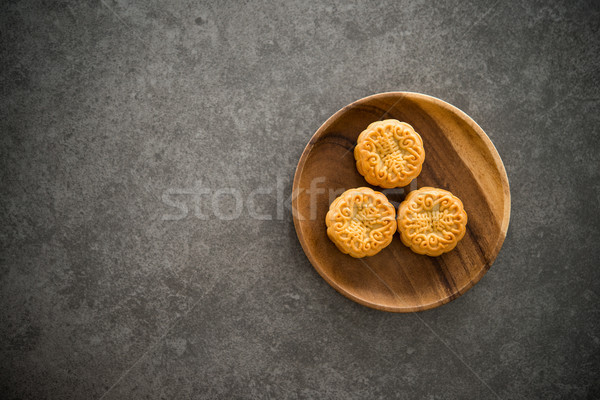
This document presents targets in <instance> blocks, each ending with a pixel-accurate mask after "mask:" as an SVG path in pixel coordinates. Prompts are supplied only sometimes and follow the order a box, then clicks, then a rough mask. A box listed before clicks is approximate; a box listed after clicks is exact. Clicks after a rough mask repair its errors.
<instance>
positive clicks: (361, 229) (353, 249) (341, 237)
mask: <svg viewBox="0 0 600 400" xmlns="http://www.w3.org/2000/svg"><path fill="white" fill-rule="evenodd" d="M325 223H326V225H327V236H329V238H330V239H331V241H332V242H333V243H335V245H336V246H337V248H338V249H340V251H341V252H342V253H345V254H349V255H350V256H352V257H354V258H362V257H366V256H372V255H375V254H377V253H378V252H380V251H381V250H382V249H383V248H385V247H386V246H387V245H389V244H390V242H391V241H392V238H393V237H394V234H395V233H396V210H395V208H394V206H393V205H392V204H391V203H390V202H389V201H388V199H387V197H385V195H384V194H383V193H380V192H376V191H374V190H373V189H371V188H367V187H359V188H356V189H350V190H347V191H345V192H344V193H342V194H341V195H340V196H339V197H338V198H336V199H335V200H334V201H333V203H331V206H330V207H329V212H327V215H326V217H325Z"/></svg>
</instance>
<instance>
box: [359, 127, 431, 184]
mask: <svg viewBox="0 0 600 400" xmlns="http://www.w3.org/2000/svg"><path fill="white" fill-rule="evenodd" d="M354 158H355V159H356V168H357V169H358V172H359V173H360V174H361V175H362V176H364V178H365V179H366V181H367V182H369V183H370V184H371V185H376V186H381V187H383V188H395V187H402V186H406V185H408V184H409V183H410V182H411V181H412V180H413V179H415V178H416V177H417V175H419V174H420V173H421V168H422V166H423V161H424V160H425V150H424V149H423V140H422V139H421V136H419V134H418V133H417V132H415V130H414V129H413V127H412V126H410V125H409V124H407V123H406V122H400V121H398V120H396V119H386V120H384V121H377V122H373V123H372V124H370V125H369V126H368V127H367V129H365V130H364V131H362V133H361V134H360V135H359V136H358V142H357V144H356V147H355V148H354Z"/></svg>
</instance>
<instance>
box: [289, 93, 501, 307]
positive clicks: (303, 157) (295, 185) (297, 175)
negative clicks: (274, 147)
mask: <svg viewBox="0 0 600 400" xmlns="http://www.w3.org/2000/svg"><path fill="white" fill-rule="evenodd" d="M386 96H402V97H408V96H410V97H416V98H419V97H420V98H422V99H426V100H429V101H433V102H434V103H436V104H437V105H438V106H441V107H443V108H446V109H447V110H449V111H451V112H453V113H455V114H457V115H459V116H460V117H461V119H462V120H463V121H465V122H466V123H467V124H468V125H470V126H471V128H473V131H475V132H476V133H477V135H478V136H479V137H480V139H482V140H483V142H484V143H485V145H486V146H487V148H488V150H489V151H490V154H491V155H492V159H493V160H494V163H495V164H496V167H497V168H498V171H499V172H500V181H501V184H502V193H503V196H504V213H503V216H502V223H501V225H500V235H499V238H498V242H497V243H496V246H495V247H494V249H493V252H492V253H493V257H492V258H491V259H490V262H489V263H487V265H486V266H484V268H482V269H481V271H480V272H479V273H478V274H477V275H476V276H475V277H474V278H473V279H471V280H470V281H468V282H467V283H466V284H465V285H463V286H462V287H461V288H459V289H457V291H456V292H455V293H452V294H450V295H448V296H446V297H444V298H441V299H438V300H436V301H433V302H431V303H428V304H423V305H419V306H414V307H391V306H386V305H382V304H377V303H373V302H371V301H368V300H367V299H363V298H361V297H358V296H357V295H355V294H353V293H350V292H348V291H347V290H346V289H344V288H343V287H341V286H340V285H338V284H337V283H336V282H335V281H333V280H332V279H331V278H330V277H329V276H328V275H327V274H325V272H324V271H322V270H321V268H319V267H318V266H317V265H318V263H317V260H316V259H315V258H314V256H313V254H312V252H311V251H309V250H308V245H307V243H306V239H305V238H304V236H303V235H301V233H300V222H299V220H298V218H297V217H296V213H295V210H297V205H298V196H294V193H297V191H298V186H299V184H300V175H301V173H302V171H303V170H304V165H305V163H306V160H307V158H308V154H309V153H310V151H309V150H310V149H311V148H312V145H313V144H314V142H315V140H316V139H317V135H319V136H320V133H321V132H322V131H323V130H324V129H326V128H327V127H329V125H331V124H332V122H333V121H335V120H337V119H338V117H339V116H340V115H341V114H343V113H344V112H345V111H346V110H348V109H349V108H352V107H356V106H357V105H360V104H361V103H363V102H366V101H368V100H372V99H375V98H378V97H386ZM394 105H395V104H394ZM384 115H385V114H384ZM510 214H511V195H510V184H509V181H508V175H507V173H506V168H505V167H504V163H503V162H502V159H501V158H500V154H499V153H498V150H497V149H496V146H495V145H494V143H493V142H492V140H491V139H490V137H489V136H488V135H487V134H486V133H485V131H484V130H483V129H482V128H481V127H480V126H479V124H477V122H475V120H474V119H473V118H471V117H470V116H469V115H468V114H467V113H465V112H464V111H462V110H461V109H459V108H458V107H456V106H454V105H452V104H450V103H448V102H446V101H444V100H442V99H440V98H438V97H435V96H430V95H427V94H423V93H418V92H406V91H390V92H381V93H375V94H372V95H369V96H365V97H362V98H360V99H358V100H355V101H353V102H352V103H350V104H348V105H346V106H344V107H342V108H341V109H339V110H338V111H336V112H335V113H334V114H332V115H331V116H330V117H329V118H327V120H326V121H325V122H323V124H321V126H319V128H318V129H317V130H316V131H315V133H313V135H312V136H311V137H310V140H309V141H308V143H307V144H306V146H305V147H304V150H302V155H301V156H300V159H299V160H298V164H297V165H296V172H295V173H294V181H293V184H292V218H293V220H294V228H295V230H296V236H298V240H299V241H300V245H301V246H302V250H303V251H304V254H305V255H306V257H307V258H308V260H309V262H310V264H311V265H312V267H313V268H314V269H315V270H316V271H317V273H318V274H319V275H320V276H321V278H323V279H324V280H325V281H326V282H327V283H328V284H329V285H330V286H331V287H333V288H334V289H335V290H336V291H338V292H339V293H341V294H342V295H344V296H345V297H347V298H348V299H350V300H352V301H355V302H357V303H359V304H362V305H363V306H366V307H369V308H373V309H376V310H380V311H388V312H396V313H409V312H417V311H425V310H430V309H432V308H436V307H439V306H441V305H444V304H447V303H449V302H451V301H452V300H454V299H457V298H458V297H460V296H462V295H463V294H465V293H466V292H467V291H468V290H469V289H471V288H472V287H473V286H475V284H476V283H478V282H479V281H480V280H481V278H483V276H484V275H485V274H486V273H487V271H488V270H489V269H490V268H491V266H492V265H493V263H494V261H495V260H496V258H497V257H498V254H499V253H500V249H501V248H502V245H503V244H504V240H505V239H506V234H507V231H508V225H509V223H510ZM374 274H375V276H376V277H377V278H378V279H379V280H381V281H382V283H383V284H384V285H385V286H386V287H387V288H388V289H389V290H390V291H391V292H392V294H393V295H394V296H396V297H398V294H397V293H395V292H394V291H393V290H392V289H391V288H390V287H389V285H388V284H387V282H385V280H383V278H382V277H380V276H379V275H378V274H376V273H374Z"/></svg>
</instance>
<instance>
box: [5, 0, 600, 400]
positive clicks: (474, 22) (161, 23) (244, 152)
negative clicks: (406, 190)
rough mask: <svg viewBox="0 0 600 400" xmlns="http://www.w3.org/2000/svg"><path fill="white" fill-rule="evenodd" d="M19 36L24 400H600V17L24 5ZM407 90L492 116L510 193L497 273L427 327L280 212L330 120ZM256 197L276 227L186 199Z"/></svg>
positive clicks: (13, 205) (14, 167)
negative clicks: (353, 278)
mask: <svg viewBox="0 0 600 400" xmlns="http://www.w3.org/2000/svg"><path fill="white" fill-rule="evenodd" d="M0 21H1V28H0V40H1V53H0V57H1V60H2V69H1V86H2V98H1V104H2V106H1V120H0V126H1V136H0V158H1V161H0V162H1V165H0V173H1V178H0V179H1V186H0V192H1V193H0V205H1V207H0V218H1V220H0V235H1V236H0V242H1V252H0V254H1V259H0V299H1V300H0V302H1V303H0V304H1V309H0V360H1V365H0V391H1V396H0V397H2V398H3V399H44V398H55V399H99V398H102V399H138V398H149V399H159V398H161V399H162V398H165V399H171V398H190V397H194V398H227V399H230V398H289V399H304V398H307V399H311V398H327V399H367V398H369V399H371V398H383V399H387V398H399V399H421V398H423V399H467V398H471V399H497V398H501V399H525V398H527V399H567V398H568V399H576V398H589V399H591V398H600V386H599V384H598V377H599V376H600V306H599V304H600V301H599V300H600V283H599V281H600V268H599V266H600V265H599V264H600V250H599V248H600V247H599V245H598V243H599V241H600V231H599V228H598V225H599V223H600V218H599V216H598V210H599V208H600V207H599V206H600V204H599V202H600V156H599V154H598V153H599V150H600V135H599V133H600V132H599V128H598V126H599V125H600V121H599V119H600V112H599V107H598V102H599V96H600V90H599V83H600V72H599V70H598V65H599V64H600V56H599V50H600V49H599V45H600V34H599V33H600V32H599V27H600V3H598V2H592V1H590V2H585V1H551V2H541V1H540V2H533V1H520V2H510V3H507V2H501V1H498V2H495V3H488V2H483V1H481V2H480V1H451V2H445V3H439V4H437V3H436V4H435V5H433V3H432V2H429V1H423V0H421V1H415V2H410V1H388V2H385V3H381V4H369V5H367V4H364V3H358V2H348V1H338V2H335V3H329V4H321V3H320V2H311V3H310V4H309V3H308V2H298V3H293V2H287V3H272V2H269V1H264V2H253V1H247V2H240V3H238V2H233V1H221V2H216V1H215V2H204V3H196V2H191V1H173V2H160V1H149V2H147V1H140V0H118V1H117V0H101V1H83V2H60V1H32V2H25V1H8V2H2V6H1V11H0ZM390 90H408V91H417V92H422V93H427V94H430V95H433V96H437V97H440V98H442V99H444V100H446V101H448V102H450V103H452V104H454V105H456V106H458V107H459V108H461V109H463V110H464V111H466V112H467V113H468V114H470V115H471V116H472V117H473V118H474V119H475V120H476V121H477V122H478V123H479V124H480V125H481V126H482V127H483V129H484V130H485V131H486V132H487V133H488V135H489V136H490V137H491V139H492V140H493V142H494V143H495V145H496V146H497V148H498V151H499V153H500V155H501V157H502V158H503V160H504V163H505V165H506V169H507V171H508V176H509V180H510V183H511V190H512V199H513V202H512V219H511V225H510V228H509V232H508V237H507V240H506V242H505V244H504V247H503V249H502V251H501V253H500V255H499V257H498V259H497V261H496V263H495V264H494V265H493V266H492V268H491V270H490V271H489V272H488V274H487V275H486V276H485V277H484V278H483V279H482V281H481V282H479V283H478V284H477V285H476V286H475V287H474V288H473V289H472V290H471V291H470V292H468V293H467V294H466V295H464V296H462V297H461V298H459V299H458V300H456V301H453V302H452V303H450V304H448V305H445V306H442V307H440V308H437V309H435V310H431V311H427V312H423V313H420V314H418V315H414V314H408V315H396V314H388V313H384V312H379V311H375V310H371V309H368V308H365V307H362V306H360V305H358V304H355V303H353V302H351V301H349V300H347V299H346V298H344V297H342V296H341V295H339V294H338V293H337V292H336V291H335V290H333V289H332V288H331V287H329V285H327V283H326V282H325V281H323V280H322V279H321V278H320V277H319V276H318V274H317V273H316V272H315V271H314V270H313V268H312V267H311V265H310V264H309V262H308V261H307V259H306V257H305V256H304V254H303V252H302V249H301V247H300V245H299V243H298V240H297V238H296V234H295V231H294V229H293V223H292V220H291V215H290V213H289V210H287V209H285V212H284V213H283V215H280V214H278V212H277V209H278V207H277V197H278V196H279V195H278V194H277V193H278V191H277V188H276V187H277V184H276V183H277V182H279V186H280V187H281V188H282V190H283V192H281V193H283V194H285V197H287V196H289V192H290V190H291V182H292V177H293V174H294V171H295V167H296V163H297V161H298V158H299V156H300V154H301V152H302V150H303V148H304V146H305V144H306V143H307V141H308V140H309V138H310V136H311V135H312V134H313V133H314V131H315V130H316V129H317V128H318V127H319V126H320V124H321V123H322V122H324V121H325V119H327V118H328V117H329V116H330V115H331V114H333V113H334V112H335V111H337V110H338V109H339V108H341V107H343V106H344V105H346V104H348V103H350V102H352V101H353V100H356V99H358V98H361V97H364V96H366V95H370V94H373V93H377V92H382V91H390ZM257 187H260V188H263V189H265V193H263V194H262V195H260V196H257V197H256V202H255V204H253V207H254V209H255V210H258V211H260V213H262V214H266V215H270V216H272V219H271V220H259V219H256V218H255V217H252V216H251V215H249V212H248V209H249V208H247V204H246V203H245V206H244V207H245V208H244V209H243V210H242V211H241V215H240V216H239V217H238V218H236V219H234V220H226V219H223V218H218V216H219V215H221V217H225V218H227V217H231V216H232V217H235V216H236V213H237V209H236V207H235V206H236V204H235V203H236V202H235V201H234V199H235V198H234V197H233V195H231V193H227V192H225V191H221V192H219V193H218V194H217V195H216V197H217V203H221V205H220V208H219V209H217V210H216V211H215V209H214V207H213V206H212V200H211V197H202V199H201V201H195V200H196V199H197V197H194V196H192V195H190V194H189V193H199V191H201V190H202V189H205V190H208V191H210V193H212V195H213V198H214V196H215V194H214V193H216V191H217V190H219V189H224V188H230V189H232V190H235V193H239V194H240V196H242V197H243V198H246V197H247V196H248V195H249V194H250V193H251V192H252V190H253V189H255V188H257ZM267 191H269V192H268V193H267ZM283 194H282V195H283ZM209 196H210V195H209ZM196 205H198V209H197V210H196ZM186 209H187V210H186ZM203 215H205V218H203Z"/></svg>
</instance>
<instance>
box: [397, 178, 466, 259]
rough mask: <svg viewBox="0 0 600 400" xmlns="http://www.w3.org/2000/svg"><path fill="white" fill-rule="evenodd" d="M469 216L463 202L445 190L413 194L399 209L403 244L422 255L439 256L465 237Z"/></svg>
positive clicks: (421, 191)
mask: <svg viewBox="0 0 600 400" xmlns="http://www.w3.org/2000/svg"><path fill="white" fill-rule="evenodd" d="M466 226H467V213H466V211H465V209H464V206H463V203H462V201H460V199H459V198H458V197H456V196H454V195H453V194H452V193H450V192H449V191H447V190H444V189H437V188H432V187H423V188H421V189H419V190H415V191H412V192H410V193H409V194H408V196H406V199H405V200H404V201H403V202H402V203H400V207H399V208H398V231H399V232H400V238H401V239H402V243H404V244H405V245H406V246H408V247H410V249H411V250H412V251H414V252H415V253H418V254H425V255H428V256H439V255H440V254H442V253H446V252H448V251H450V250H452V249H454V247H456V244H457V243H458V242H459V241H460V240H461V239H462V238H463V236H464V235H465V231H466Z"/></svg>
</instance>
